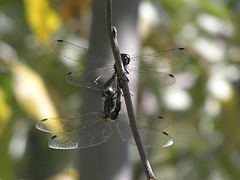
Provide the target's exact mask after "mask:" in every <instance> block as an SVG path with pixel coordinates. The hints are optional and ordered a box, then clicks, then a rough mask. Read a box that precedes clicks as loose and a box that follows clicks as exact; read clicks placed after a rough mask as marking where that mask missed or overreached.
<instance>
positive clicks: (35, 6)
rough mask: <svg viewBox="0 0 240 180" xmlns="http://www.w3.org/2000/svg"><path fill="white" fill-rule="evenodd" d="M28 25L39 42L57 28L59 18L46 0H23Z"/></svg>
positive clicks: (44, 39) (44, 41)
mask: <svg viewBox="0 0 240 180" xmlns="http://www.w3.org/2000/svg"><path fill="white" fill-rule="evenodd" d="M23 2H24V6H25V10H26V18H27V20H28V23H29V26H30V28H31V29H32V31H33V32H34V34H35V35H36V36H37V37H38V39H39V41H40V42H41V43H46V42H47V41H48V38H49V37H50V35H51V34H52V33H53V32H55V31H56V30H58V29H59V27H60V24H61V20H60V18H59V16H58V15H57V14H56V12H55V11H54V10H53V9H51V7H50V4H49V2H48V1H47V0H24V1H23Z"/></svg>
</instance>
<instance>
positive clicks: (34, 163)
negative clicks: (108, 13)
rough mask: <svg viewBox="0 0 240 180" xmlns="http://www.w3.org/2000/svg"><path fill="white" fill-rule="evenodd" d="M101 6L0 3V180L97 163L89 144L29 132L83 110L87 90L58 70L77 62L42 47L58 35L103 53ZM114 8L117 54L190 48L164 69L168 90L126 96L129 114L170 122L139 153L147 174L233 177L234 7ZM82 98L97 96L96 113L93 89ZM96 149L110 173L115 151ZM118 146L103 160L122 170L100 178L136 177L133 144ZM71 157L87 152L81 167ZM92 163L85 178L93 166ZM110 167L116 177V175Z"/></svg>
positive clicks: (46, 175)
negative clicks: (63, 144)
mask: <svg viewBox="0 0 240 180" xmlns="http://www.w3.org/2000/svg"><path fill="white" fill-rule="evenodd" d="M104 2H105V1H99V0H95V1H90V0H68V1H67V0H52V1H48V0H41V1H39V0H23V1H19V0H10V1H9V0H2V1H1V2H0V179H3V180H5V179H7V180H9V179H79V178H80V179H86V178H84V175H82V174H81V170H82V169H84V168H80V170H79V168H78V167H79V165H78V164H80V167H83V166H84V165H85V164H84V161H86V160H88V159H89V158H90V159H93V160H94V159H95V158H97V157H98V156H96V157H95V156H93V154H95V152H92V151H95V150H96V149H94V148H95V147H93V148H89V149H85V150H53V149H50V148H48V146H47V142H48V139H49V138H50V137H51V136H50V135H49V134H46V133H42V132H40V131H38V130H37V129H36V128H35V124H36V122H37V121H39V120H41V119H43V118H45V117H52V116H61V115H66V114H74V113H75V114H76V113H77V112H80V111H83V109H85V110H86V109H88V108H86V106H90V107H91V105H90V101H86V96H85V99H84V97H83V95H84V94H86V92H87V93H88V92H89V91H90V90H89V91H88V90H83V88H79V87H76V86H72V85H69V84H67V82H66V81H65V77H66V74H67V73H68V72H69V71H71V70H73V69H79V68H83V67H82V64H77V63H74V62H71V61H69V60H67V59H64V58H62V57H60V56H59V55H58V54H57V53H55V52H54V51H53V50H52V49H51V48H50V43H51V42H52V41H53V40H55V39H64V40H68V41H70V42H72V43H74V44H79V45H81V46H85V47H92V48H93V49H94V50H95V51H99V52H104V53H106V54H107V53H109V52H110V50H109V44H108V39H107V36H106V30H105V21H104V13H105V12H104V11H105V10H104ZM113 3H115V4H117V5H114V7H113V13H115V12H116V14H115V16H114V25H116V26H117V28H118V34H119V44H120V49H121V51H122V52H126V53H129V54H136V53H141V52H145V51H160V50H167V49H171V48H174V47H186V48H187V49H188V50H189V51H190V52H191V59H190V60H189V61H188V62H185V63H181V64H177V65H176V66H175V67H173V68H172V69H171V70H170V72H171V73H172V74H174V75H175V76H176V83H175V84H174V85H173V86H171V87H167V88H162V89H155V90H153V91H149V90H146V91H141V92H139V93H138V94H136V95H134V97H135V100H136V102H137V103H136V104H135V108H136V109H137V111H138V112H141V113H143V114H149V115H154V114H160V115H162V116H163V117H165V119H167V120H168V121H169V122H170V127H169V128H168V129H166V132H168V133H169V134H170V135H171V136H172V137H173V139H174V144H173V145H172V146H170V147H166V148H160V149H159V148H154V149H149V150H148V151H147V153H148V156H149V159H150V162H151V165H152V168H153V170H154V173H155V176H156V177H157V178H158V179H164V180H173V179H174V180H183V179H184V180H187V179H194V180H203V179H206V180H238V179H240V113H239V107H240V102H239V99H240V98H239V89H240V31H239V24H240V1H238V0H225V1H223V0H221V1H220V0H193V1H187V0H171V1H168V0H151V1H150V0H142V1H140V2H139V1H137V0H135V1H132V2H129V1H120V0H118V1H117V0H116V1H115V0H114V2H113ZM128 12H130V14H128ZM102 34H103V36H101V35H102ZM99 35H100V36H99ZM102 44H107V45H103V46H101V45H102ZM105 47H108V49H107V50H106V49H105ZM78 67H79V68H78ZM84 91H85V92H84ZM91 93H95V96H93V97H98V98H99V99H98V100H96V101H97V102H96V104H97V105H96V107H94V108H93V107H92V110H91V108H89V110H91V111H97V110H101V99H100V95H99V92H91ZM83 107H85V108H83ZM116 134H117V133H116ZM121 143H122V142H121ZM104 144H107V143H104ZM104 144H103V145H100V147H101V148H103V151H104V152H106V153H105V154H102V155H100V156H102V161H100V160H99V161H98V163H99V164H100V165H101V164H102V168H105V169H106V172H108V171H109V172H110V171H111V170H110V169H108V168H107V166H105V165H104V163H105V161H106V162H110V163H109V165H112V166H114V164H116V162H115V161H113V160H111V159H110V160H109V159H108V158H109V157H108V154H111V151H114V148H107V150H106V149H105V150H104V147H105V145H104ZM122 144H124V143H122ZM110 145H111V144H110ZM106 146H107V145H106ZM120 146H121V145H120ZM120 146H119V147H120ZM96 148H97V147H96ZM119 149H120V150H121V148H119ZM123 149H124V153H123V154H118V155H116V154H114V152H112V155H113V156H117V157H119V158H120V159H122V160H124V161H126V163H120V164H121V165H122V164H127V165H126V166H121V165H119V166H116V167H115V170H113V171H111V172H114V173H115V175H112V176H111V178H102V179H105V180H106V179H145V175H144V173H143V169H142V164H141V162H140V158H139V155H138V153H137V150H136V147H134V146H127V145H125V144H124V145H123ZM79 151H80V154H81V152H83V154H84V151H85V152H87V153H89V152H90V154H89V155H88V157H86V156H85V155H84V157H86V159H84V158H83V155H80V159H81V158H82V159H83V161H82V162H77V161H78V158H76V157H78V154H79ZM97 151H98V149H97ZM116 151H117V150H116ZM99 152H100V151H99ZM96 153H97V152H96ZM120 153H121V152H120ZM90 156H91V157H90ZM110 157H111V156H110ZM123 157H125V158H123ZM107 159H108V160H107ZM95 160H96V161H97V159H95ZM79 161H81V160H79ZM81 163H82V164H81ZM86 163H87V162H86ZM91 163H92V168H91V166H90V165H89V168H90V169H89V168H88V170H89V172H88V173H89V175H90V174H95V173H91V172H94V168H96V169H98V168H99V167H95V166H94V165H93V163H94V162H91ZM86 166H87V165H86ZM120 166H121V168H120ZM87 167H88V166H87ZM124 167H126V168H124ZM116 169H117V170H119V171H120V170H121V171H122V174H125V175H121V176H120V175H119V174H121V173H119V172H117V170H116ZM123 169H125V170H123ZM91 170H92V171H91ZM84 172H86V171H84ZM117 173H118V175H116V174H117ZM83 174H84V173H83ZM106 174H107V173H106ZM81 177H82V178H81ZM113 177H114V178H113ZM123 177H125V178H123ZM88 179H93V178H88ZM99 179H101V178H99Z"/></svg>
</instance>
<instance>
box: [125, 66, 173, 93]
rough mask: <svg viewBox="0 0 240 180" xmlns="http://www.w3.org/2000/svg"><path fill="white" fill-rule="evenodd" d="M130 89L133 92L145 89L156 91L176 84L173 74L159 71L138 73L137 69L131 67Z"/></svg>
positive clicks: (129, 76)
mask: <svg viewBox="0 0 240 180" xmlns="http://www.w3.org/2000/svg"><path fill="white" fill-rule="evenodd" d="M129 72H130V73H129V74H127V77H128V79H129V87H130V90H131V91H142V90H145V89H155V88H162V87H167V86H171V85H173V84H174V83H175V77H174V76H173V75H172V74H169V73H165V72H159V71H155V72H154V71H138V70H137V69H136V68H133V67H129Z"/></svg>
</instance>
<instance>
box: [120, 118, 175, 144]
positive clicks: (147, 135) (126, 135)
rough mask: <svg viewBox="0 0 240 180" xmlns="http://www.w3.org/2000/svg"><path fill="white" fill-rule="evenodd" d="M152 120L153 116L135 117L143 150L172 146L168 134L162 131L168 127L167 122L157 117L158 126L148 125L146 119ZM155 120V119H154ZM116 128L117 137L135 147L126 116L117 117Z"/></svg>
mask: <svg viewBox="0 0 240 180" xmlns="http://www.w3.org/2000/svg"><path fill="white" fill-rule="evenodd" d="M149 118H153V116H149V117H148V118H146V116H143V115H137V116H136V119H137V124H138V131H139V134H140V136H141V140H142V143H143V146H144V147H145V148H151V147H166V146H170V145H172V144H173V140H172V138H171V136H170V135H169V134H167V133H166V132H164V131H161V130H162V129H165V128H166V127H168V125H169V123H168V121H167V120H165V119H163V118H162V117H160V116H159V117H158V126H156V125H153V124H152V125H151V124H148V123H149V122H147V120H146V119H149ZM154 118H155V119H156V117H154ZM117 128H118V132H119V135H120V137H121V139H122V140H123V141H128V142H129V143H130V144H133V145H136V143H135V140H134V138H133V135H132V131H131V128H130V126H129V121H128V118H127V116H126V115H119V119H118V121H117Z"/></svg>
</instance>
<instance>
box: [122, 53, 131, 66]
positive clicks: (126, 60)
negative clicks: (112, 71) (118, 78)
mask: <svg viewBox="0 0 240 180" xmlns="http://www.w3.org/2000/svg"><path fill="white" fill-rule="evenodd" d="M121 58H122V62H123V66H126V65H128V64H129V63H130V56H129V55H128V54H124V53H121Z"/></svg>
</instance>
